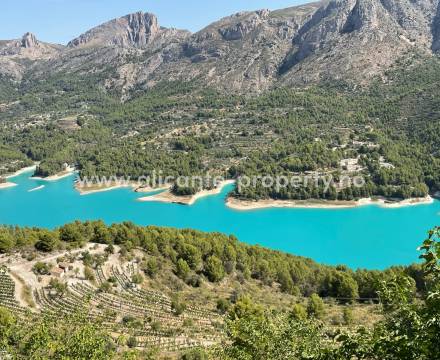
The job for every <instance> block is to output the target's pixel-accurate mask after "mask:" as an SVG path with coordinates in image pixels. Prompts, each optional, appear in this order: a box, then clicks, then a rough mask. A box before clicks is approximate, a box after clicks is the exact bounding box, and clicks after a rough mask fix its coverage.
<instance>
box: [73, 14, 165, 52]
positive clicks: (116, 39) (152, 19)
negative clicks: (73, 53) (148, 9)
mask: <svg viewBox="0 0 440 360" xmlns="http://www.w3.org/2000/svg"><path fill="white" fill-rule="evenodd" d="M160 31H161V28H160V26H159V23H158V20H157V17H156V16H155V15H153V14H150V13H144V12H142V11H139V12H136V13H133V14H129V15H126V16H123V17H121V18H118V19H114V20H111V21H109V22H107V23H105V24H102V25H100V26H97V27H95V28H93V29H91V30H89V31H87V32H86V33H84V34H82V35H81V36H79V37H78V38H76V39H74V40H72V41H71V42H70V43H69V44H68V46H69V47H77V46H80V45H98V46H115V45H116V46H121V47H137V48H142V47H145V46H146V45H148V44H149V43H151V42H152V41H153V40H154V38H155V37H156V36H157V35H158V33H159V32H160Z"/></svg>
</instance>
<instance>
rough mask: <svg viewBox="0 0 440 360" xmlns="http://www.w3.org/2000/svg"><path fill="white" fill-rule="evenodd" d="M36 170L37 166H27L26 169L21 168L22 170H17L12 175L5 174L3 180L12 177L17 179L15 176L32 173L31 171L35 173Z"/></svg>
mask: <svg viewBox="0 0 440 360" xmlns="http://www.w3.org/2000/svg"><path fill="white" fill-rule="evenodd" d="M36 168H37V164H35V165H32V166H27V167H25V168H22V169H20V170H17V171H16V172H14V173H12V174H7V175H6V176H5V178H6V179H10V178H14V177H17V176H19V175H21V174H24V173H27V172H30V171H32V170H34V171H35V169H36Z"/></svg>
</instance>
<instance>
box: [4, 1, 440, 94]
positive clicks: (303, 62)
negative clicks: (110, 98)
mask: <svg viewBox="0 0 440 360" xmlns="http://www.w3.org/2000/svg"><path fill="white" fill-rule="evenodd" d="M439 50H440V6H439V0H330V1H323V2H317V3H310V4H305V5H301V6H296V7H291V8H287V9H282V10H276V11H269V10H259V11H252V12H241V13H237V14H234V15H232V16H229V17H226V18H223V19H221V20H219V21H217V22H214V23H213V24H211V25H209V26H207V27H206V28H204V29H202V30H200V31H198V32H196V33H191V32H189V31H186V30H178V29H173V28H164V27H161V26H160V25H159V21H158V19H157V17H156V16H155V15H153V14H150V13H144V12H137V13H134V14H130V15H127V16H123V17H121V18H118V19H114V20H111V21H109V22H107V23H105V24H102V25H100V26H97V27H95V28H93V29H91V30H89V31H87V32H86V33H84V34H82V35H80V36H79V37H77V38H76V39H73V40H71V41H70V42H69V43H68V44H67V45H66V46H64V45H58V44H48V43H45V42H42V41H39V40H38V39H37V38H36V37H35V36H34V35H33V34H30V33H26V34H25V35H24V36H23V38H22V39H18V40H6V41H0V75H2V76H3V77H4V78H9V79H11V80H13V81H18V82H19V81H26V80H33V79H37V80H41V79H44V78H46V77H47V76H56V75H57V74H65V73H68V74H75V75H78V76H87V75H89V74H91V73H92V74H102V77H101V80H102V85H103V86H104V87H105V88H108V89H117V90H119V91H121V92H122V94H128V93H129V92H130V91H131V90H133V89H148V88H151V87H154V85H155V84H157V83H159V82H162V81H175V80H179V81H200V82H202V83H203V84H204V85H205V86H212V87H215V88H218V89H222V90H228V91H238V92H246V91H257V92H259V91H263V90H266V89H270V88H272V87H274V86H280V85H287V86H293V85H294V86H297V85H303V84H309V83H315V82H319V81H323V80H335V79H341V80H344V81H351V82H355V83H365V82H368V81H369V80H370V79H372V78H373V77H375V76H377V75H383V74H385V73H386V70H388V69H389V68H390V67H392V66H393V64H394V63H395V62H396V61H397V60H399V59H400V58H402V57H404V56H405V54H407V53H410V52H415V51H416V52H420V53H422V54H426V55H428V56H431V55H433V54H435V53H436V52H437V51H439Z"/></svg>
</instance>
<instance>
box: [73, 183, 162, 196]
mask: <svg viewBox="0 0 440 360" xmlns="http://www.w3.org/2000/svg"><path fill="white" fill-rule="evenodd" d="M127 188H132V190H133V191H134V192H136V193H151V192H154V191H161V190H168V189H169V188H170V185H164V186H159V187H156V188H154V187H150V186H139V184H138V183H136V182H133V183H124V184H117V183H115V184H111V185H104V186H94V185H91V186H89V185H82V186H81V185H80V182H79V181H77V182H76V183H75V190H76V191H78V193H79V194H80V195H82V196H85V195H91V194H97V193H101V192H107V191H112V190H119V189H127Z"/></svg>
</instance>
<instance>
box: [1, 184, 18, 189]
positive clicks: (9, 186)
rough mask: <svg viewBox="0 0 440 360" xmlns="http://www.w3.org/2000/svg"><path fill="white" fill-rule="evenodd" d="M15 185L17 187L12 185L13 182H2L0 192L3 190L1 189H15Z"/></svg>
mask: <svg viewBox="0 0 440 360" xmlns="http://www.w3.org/2000/svg"><path fill="white" fill-rule="evenodd" d="M17 185H18V184H16V183H13V182H4V183H1V184H0V190H3V189H9V188H12V187H15V186H17Z"/></svg>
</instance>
